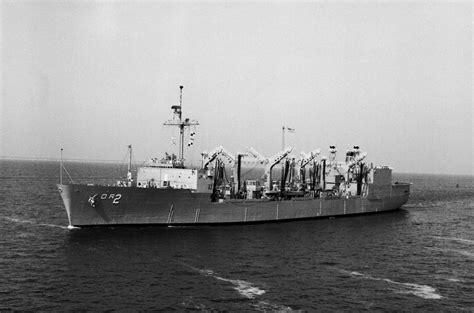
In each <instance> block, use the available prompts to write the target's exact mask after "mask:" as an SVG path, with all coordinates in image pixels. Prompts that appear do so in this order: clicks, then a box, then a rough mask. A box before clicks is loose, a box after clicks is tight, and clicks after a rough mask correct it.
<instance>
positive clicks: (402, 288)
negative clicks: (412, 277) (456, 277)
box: [333, 267, 442, 299]
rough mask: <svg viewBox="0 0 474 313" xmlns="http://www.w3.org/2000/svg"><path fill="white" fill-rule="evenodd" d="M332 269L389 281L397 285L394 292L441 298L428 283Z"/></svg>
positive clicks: (365, 277)
mask: <svg viewBox="0 0 474 313" xmlns="http://www.w3.org/2000/svg"><path fill="white" fill-rule="evenodd" d="M333 268H334V269H336V270H338V271H339V272H341V273H344V274H348V275H351V276H354V277H358V278H362V279H369V280H376V281H384V282H386V283H389V284H391V285H394V286H397V287H398V288H399V289H394V291H395V293H401V294H413V295H415V296H417V297H420V298H423V299H441V298H442V296H441V295H439V294H437V293H435V291H436V289H435V288H433V287H431V286H428V285H418V284H413V283H401V282H397V281H394V280H391V279H388V278H378V277H373V276H370V275H367V274H363V273H359V272H355V271H346V270H343V269H339V268H335V267H333Z"/></svg>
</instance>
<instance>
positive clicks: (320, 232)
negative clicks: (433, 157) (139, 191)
mask: <svg viewBox="0 0 474 313" xmlns="http://www.w3.org/2000/svg"><path fill="white" fill-rule="evenodd" d="M67 168H68V171H69V173H70V175H71V177H72V179H73V180H74V181H75V182H81V183H86V182H102V183H113V182H114V181H116V180H117V179H120V178H122V177H121V175H123V174H124V173H125V170H124V169H123V168H120V167H119V166H117V165H115V164H100V163H70V164H67ZM0 169H1V170H0V311H4V310H30V311H64V310H68V311H70V310H73V311H77V310H79V311H105V310H120V311H131V310H134V311H136V310H165V311H168V310H177V311H189V310H197V311H224V310H225V311H280V312H292V311H361V310H368V311H381V310H383V311H415V310H421V311H474V297H473V294H474V177H472V176H442V175H421V174H416V175H414V174H413V175H412V174H394V180H398V181H408V182H411V183H413V186H412V193H411V198H410V200H409V202H408V203H407V204H406V205H404V206H403V208H402V209H401V210H397V211H395V212H391V213H383V214H379V215H367V216H357V217H345V218H335V219H319V220H310V221H300V222H282V223H276V224H273V223H272V224H256V225H245V226H238V225H234V226H206V227H170V228H168V227H156V226H155V227H153V226H149V227H107V228H85V229H68V228H67V226H68V222H67V216H66V212H65V210H64V207H63V204H62V201H61V198H60V195H59V193H58V191H57V187H56V185H55V184H56V183H57V182H58V180H59V170H58V169H59V164H58V163H57V162H44V161H35V162H33V161H7V160H2V161H0ZM66 178H67V179H68V177H67V176H66V175H65V176H64V179H65V180H66Z"/></svg>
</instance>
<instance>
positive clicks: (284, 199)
mask: <svg viewBox="0 0 474 313" xmlns="http://www.w3.org/2000/svg"><path fill="white" fill-rule="evenodd" d="M182 99H183V86H180V93H179V105H173V106H172V107H171V110H172V113H173V117H172V119H170V120H168V121H166V122H164V125H166V126H173V127H177V128H178V129H179V147H178V151H177V155H176V154H174V153H170V154H168V153H166V154H165V156H164V157H162V158H152V159H150V160H149V161H147V162H146V163H144V164H142V165H141V166H139V167H137V169H136V171H135V174H133V173H132V146H131V145H130V146H128V149H129V151H128V152H129V153H128V154H129V162H128V169H127V173H126V175H124V177H123V179H121V180H119V181H117V183H115V184H113V185H104V184H96V183H93V182H92V183H89V184H75V183H65V182H63V170H66V168H65V165H64V161H63V159H62V149H61V160H60V183H59V184H58V185H57V187H58V190H59V193H60V195H61V198H62V200H63V202H64V206H65V209H66V212H67V217H68V221H69V227H88V226H117V225H162V226H184V225H229V224H249V223H270V222H284V221H296V220H305V219H317V218H332V217H342V216H357V215H362V214H374V213H381V212H388V211H393V210H397V209H400V208H401V207H402V205H403V204H405V203H406V202H407V201H408V199H409V195H410V183H406V182H392V168H390V167H389V166H374V165H373V164H372V163H370V164H369V163H368V162H367V161H366V157H367V153H365V152H362V150H361V149H360V147H359V146H353V147H352V148H351V149H348V150H347V151H346V153H345V159H344V160H342V161H338V160H337V149H336V147H335V146H330V147H329V150H328V156H324V155H322V154H321V150H320V149H316V150H314V151H312V152H309V153H305V152H303V151H302V152H301V153H300V154H298V155H295V154H292V152H293V149H292V148H291V147H284V144H283V147H282V150H281V151H279V152H277V153H276V154H275V155H273V156H270V157H265V156H264V155H263V154H261V153H259V152H258V151H257V150H256V149H254V148H253V147H248V148H246V149H245V151H243V152H239V153H236V154H235V155H234V154H232V153H230V152H229V151H228V150H227V149H225V148H224V147H222V146H219V147H217V148H215V149H213V150H211V151H209V152H207V151H204V152H203V153H201V157H202V162H201V166H200V167H188V166H186V164H185V159H184V146H185V142H184V139H185V135H186V134H189V141H188V144H187V145H188V146H191V145H192V144H193V143H194V135H195V133H196V126H197V125H199V123H198V122H197V121H196V120H191V119H189V118H183V117H182V112H183V111H182V108H183V103H182ZM284 131H285V128H284V127H283V132H284ZM283 138H284V133H283ZM283 142H284V139H283ZM66 171H67V170H66Z"/></svg>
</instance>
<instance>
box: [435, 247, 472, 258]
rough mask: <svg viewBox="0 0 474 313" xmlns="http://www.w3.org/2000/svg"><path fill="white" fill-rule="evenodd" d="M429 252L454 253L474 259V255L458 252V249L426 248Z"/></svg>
mask: <svg viewBox="0 0 474 313" xmlns="http://www.w3.org/2000/svg"><path fill="white" fill-rule="evenodd" d="M426 249H428V250H433V251H441V252H454V253H457V254H460V255H464V256H467V257H469V258H474V253H472V252H470V251H466V250H458V249H441V248H426Z"/></svg>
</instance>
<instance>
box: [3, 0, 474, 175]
mask: <svg viewBox="0 0 474 313" xmlns="http://www.w3.org/2000/svg"><path fill="white" fill-rule="evenodd" d="M472 9H473V8H472V3H471V2H470V1H464V2H461V1H458V2H447V1H410V2H407V1H394V2H387V1H383V2H380V1H362V3H359V1H353V2H352V1H341V2H334V1H311V2H310V1H306V2H295V1H292V2H278V3H274V2H264V1H259V2H248V1H246V2H243V1H233V2H230V1H227V2H217V1H216V2H191V1H190V2H188V1H185V2H176V1H169V2H150V1H146V2H145V1H143V2H140V1H132V2H118V1H112V2H98V1H49V2H48V1H2V2H1V27H2V30H1V34H2V35H1V48H2V49H1V75H2V76H1V78H0V79H1V88H2V90H1V91H2V97H1V101H2V102H1V105H0V116H1V119H0V123H1V124H0V156H1V157H32V158H51V157H53V158H54V157H57V156H58V155H59V149H60V148H61V147H62V148H64V149H65V150H64V151H65V152H64V154H65V157H66V158H73V159H104V160H121V159H122V158H123V156H124V154H125V153H126V147H127V145H128V144H132V145H133V146H134V151H135V157H136V159H138V160H145V159H147V158H150V157H155V156H162V154H163V153H164V152H165V151H170V152H173V151H175V152H176V151H177V147H176V146H173V144H172V140H171V137H173V136H174V137H177V130H175V129H170V128H167V127H165V126H163V125H162V124H163V122H164V121H165V120H167V119H169V118H171V117H172V114H171V110H170V107H171V105H174V104H177V103H178V101H179V85H184V90H183V91H184V95H183V111H184V115H185V116H187V117H190V118H194V119H197V120H198V121H199V122H200V126H198V127H197V131H196V132H197V134H196V140H195V145H194V146H193V147H192V148H191V149H188V150H187V151H186V155H185V156H186V158H187V159H188V160H193V161H194V162H195V164H198V160H199V158H200V152H201V151H202V150H210V149H212V148H214V147H216V146H219V145H223V146H224V147H225V148H226V149H228V150H229V151H231V152H234V153H235V152H237V151H242V150H244V149H245V147H247V146H253V147H254V148H255V149H256V150H258V151H260V152H261V153H262V154H264V155H267V156H270V155H273V154H275V153H276V152H278V151H279V150H280V149H281V128H282V126H283V125H286V126H289V127H294V128H296V132H295V133H293V134H287V135H286V143H287V144H288V145H291V146H293V147H294V148H295V151H296V152H298V153H299V151H301V150H305V151H311V150H314V149H316V148H321V149H322V150H323V153H324V154H327V148H328V147H329V145H336V146H337V147H338V150H339V151H340V154H339V156H340V157H342V154H343V153H344V152H345V150H346V149H348V148H350V147H352V146H353V145H359V146H360V147H361V149H362V150H364V151H367V152H368V158H369V160H370V161H373V162H374V163H375V164H384V165H390V166H392V167H393V168H394V170H395V171H398V172H420V173H447V174H471V175H472V174H474V172H473V168H474V161H473V155H474V142H473V132H474V128H473V102H472V92H473V78H472V58H473V55H472V45H473V43H472V31H473V22H472V11H473V10H472Z"/></svg>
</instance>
